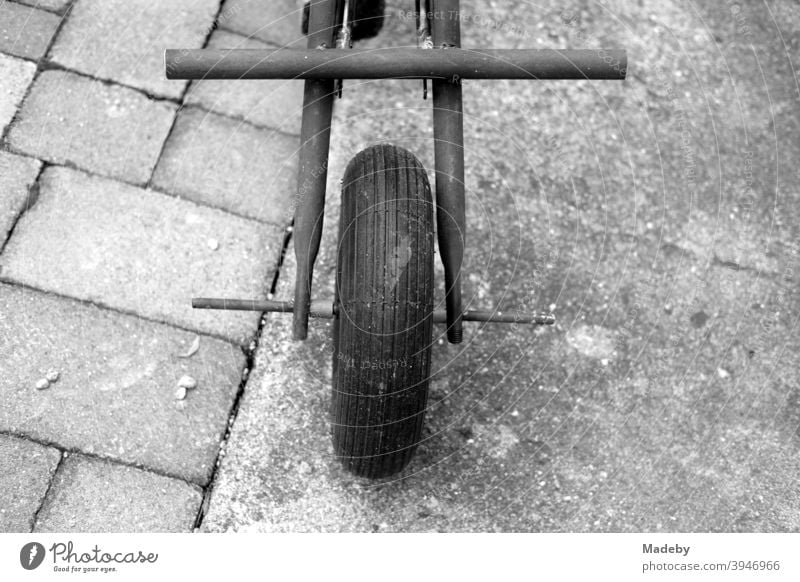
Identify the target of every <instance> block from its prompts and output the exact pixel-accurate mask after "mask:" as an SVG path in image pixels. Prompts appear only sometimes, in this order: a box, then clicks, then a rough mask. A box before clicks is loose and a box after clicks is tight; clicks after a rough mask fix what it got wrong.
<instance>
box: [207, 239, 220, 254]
mask: <svg viewBox="0 0 800 582" xmlns="http://www.w3.org/2000/svg"><path fill="white" fill-rule="evenodd" d="M208 248H210V249H211V250H212V251H216V250H217V249H219V241H218V240H217V239H215V238H210V239H208Z"/></svg>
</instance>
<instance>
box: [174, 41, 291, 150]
mask: <svg viewBox="0 0 800 582" xmlns="http://www.w3.org/2000/svg"><path fill="white" fill-rule="evenodd" d="M208 48H212V49H274V48H275V47H272V46H270V45H268V44H266V43H264V42H261V41H259V40H256V39H252V38H246V37H244V36H241V35H238V34H234V33H232V32H226V31H225V30H222V29H217V30H215V31H214V32H213V33H212V34H211V38H210V39H209V42H208ZM186 102H187V103H191V104H196V105H201V106H202V107H204V108H205V109H206V110H208V111H214V112H217V113H224V114H226V115H228V116H230V117H235V118H239V119H244V120H245V121H248V122H250V123H252V124H254V125H260V126H262V127H270V128H273V129H279V130H281V131H282V132H284V133H294V134H298V135H299V133H300V116H301V114H302V112H303V81H299V80H298V81H284V80H282V79H278V80H263V81H260V80H251V79H248V80H246V81H239V82H233V83H232V82H230V81H227V80H213V79H208V80H202V81H194V82H192V86H191V87H190V88H189V92H188V93H187V94H186Z"/></svg>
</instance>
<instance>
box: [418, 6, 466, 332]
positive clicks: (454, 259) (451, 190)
mask: <svg viewBox="0 0 800 582" xmlns="http://www.w3.org/2000/svg"><path fill="white" fill-rule="evenodd" d="M434 8H435V11H436V13H439V14H442V15H448V16H449V18H434V19H433V22H432V25H431V28H432V32H433V44H434V46H437V47H442V46H444V47H451V48H446V49H444V51H443V52H442V53H440V54H442V55H449V54H450V53H451V52H453V51H458V50H459V49H458V48H457V47H460V46H461V20H460V14H459V0H436V1H435V3H434ZM427 52H430V51H427ZM433 140H434V159H435V164H436V233H437V235H438V239H439V250H440V253H439V254H440V256H441V258H442V266H443V267H444V285H445V305H446V307H447V341H449V342H450V343H451V344H459V343H461V340H462V336H463V330H462V326H461V318H462V307H461V265H462V263H463V260H464V245H465V239H466V233H467V218H466V202H465V194H464V190H465V187H464V116H463V105H462V99H461V79H460V77H459V75H457V74H454V75H453V76H452V77H449V78H447V79H434V81H433Z"/></svg>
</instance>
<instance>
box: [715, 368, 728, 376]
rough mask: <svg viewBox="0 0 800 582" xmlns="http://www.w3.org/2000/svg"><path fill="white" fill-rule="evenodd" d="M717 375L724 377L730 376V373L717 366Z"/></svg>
mask: <svg viewBox="0 0 800 582" xmlns="http://www.w3.org/2000/svg"><path fill="white" fill-rule="evenodd" d="M717 375H718V376H719V377H720V378H722V379H725V378H727V377H729V376H730V373H729V372H728V370H726V369H725V368H717Z"/></svg>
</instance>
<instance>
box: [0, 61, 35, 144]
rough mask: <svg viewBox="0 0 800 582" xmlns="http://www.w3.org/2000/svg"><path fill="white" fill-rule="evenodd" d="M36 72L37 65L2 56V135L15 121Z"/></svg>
mask: <svg viewBox="0 0 800 582" xmlns="http://www.w3.org/2000/svg"><path fill="white" fill-rule="evenodd" d="M35 72H36V65H34V64H33V63H29V62H26V61H23V60H22V59H17V58H14V57H10V56H7V55H3V54H0V76H2V77H3V89H4V90H3V91H0V133H5V132H6V128H7V126H8V125H9V123H11V120H12V119H14V115H15V114H16V112H17V107H19V104H20V103H21V102H22V98H23V97H24V96H25V92H26V91H27V89H28V85H29V84H30V82H31V81H32V80H33V75H34V73H35Z"/></svg>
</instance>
